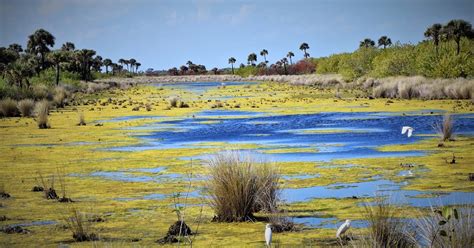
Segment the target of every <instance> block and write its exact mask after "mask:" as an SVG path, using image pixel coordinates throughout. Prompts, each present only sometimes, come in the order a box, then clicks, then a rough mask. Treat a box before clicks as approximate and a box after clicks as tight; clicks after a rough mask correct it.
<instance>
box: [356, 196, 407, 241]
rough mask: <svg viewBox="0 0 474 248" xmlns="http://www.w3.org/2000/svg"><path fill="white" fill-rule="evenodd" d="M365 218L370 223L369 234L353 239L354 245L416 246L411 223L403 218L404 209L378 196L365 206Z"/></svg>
mask: <svg viewBox="0 0 474 248" xmlns="http://www.w3.org/2000/svg"><path fill="white" fill-rule="evenodd" d="M363 215H364V219H366V220H367V221H368V223H369V228H368V233H367V235H363V236H361V238H360V239H357V240H351V241H350V242H349V243H350V244H351V246H354V247H380V248H382V247H415V246H416V243H415V241H414V239H413V237H412V235H411V234H410V227H409V224H408V223H407V222H406V221H404V220H402V219H401V216H403V210H402V209H401V208H400V207H397V206H394V205H391V204H389V203H387V202H386V200H383V199H380V198H377V200H376V201H375V202H374V203H373V204H369V203H367V204H366V205H365V206H364V214H363Z"/></svg>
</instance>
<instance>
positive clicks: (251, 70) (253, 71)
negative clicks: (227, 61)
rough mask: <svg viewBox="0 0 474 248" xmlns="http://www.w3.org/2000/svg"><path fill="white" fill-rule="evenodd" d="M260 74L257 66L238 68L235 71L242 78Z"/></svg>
mask: <svg viewBox="0 0 474 248" xmlns="http://www.w3.org/2000/svg"><path fill="white" fill-rule="evenodd" d="M258 73H259V68H258V67H256V66H245V67H242V68H238V69H236V70H235V74H236V75H239V76H241V77H248V76H254V75H258Z"/></svg>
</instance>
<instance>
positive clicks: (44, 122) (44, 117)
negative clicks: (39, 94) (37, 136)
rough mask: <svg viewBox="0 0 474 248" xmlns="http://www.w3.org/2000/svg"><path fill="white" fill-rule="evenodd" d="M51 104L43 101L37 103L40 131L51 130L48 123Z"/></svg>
mask: <svg viewBox="0 0 474 248" xmlns="http://www.w3.org/2000/svg"><path fill="white" fill-rule="evenodd" d="M48 114H49V102H48V101H47V100H42V101H40V102H37V103H36V118H37V119H36V121H37V123H38V127H39V128H40V129H45V128H50V125H49V123H48Z"/></svg>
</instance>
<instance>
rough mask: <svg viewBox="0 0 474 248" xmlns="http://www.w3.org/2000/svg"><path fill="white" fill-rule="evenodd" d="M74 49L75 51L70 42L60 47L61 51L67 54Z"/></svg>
mask: <svg viewBox="0 0 474 248" xmlns="http://www.w3.org/2000/svg"><path fill="white" fill-rule="evenodd" d="M75 49H76V46H75V45H74V43H72V42H66V43H64V44H63V46H62V47H61V50H63V51H68V52H71V51H74V50H75Z"/></svg>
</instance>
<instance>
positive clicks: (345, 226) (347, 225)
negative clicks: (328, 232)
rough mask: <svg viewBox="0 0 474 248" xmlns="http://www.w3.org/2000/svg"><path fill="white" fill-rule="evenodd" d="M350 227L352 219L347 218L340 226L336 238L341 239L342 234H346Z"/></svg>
mask: <svg viewBox="0 0 474 248" xmlns="http://www.w3.org/2000/svg"><path fill="white" fill-rule="evenodd" d="M350 227H351V220H346V222H344V223H343V224H342V225H341V226H340V227H339V229H337V232H336V238H338V239H340V238H341V235H342V234H344V233H345V232H347V230H349V228H350Z"/></svg>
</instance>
